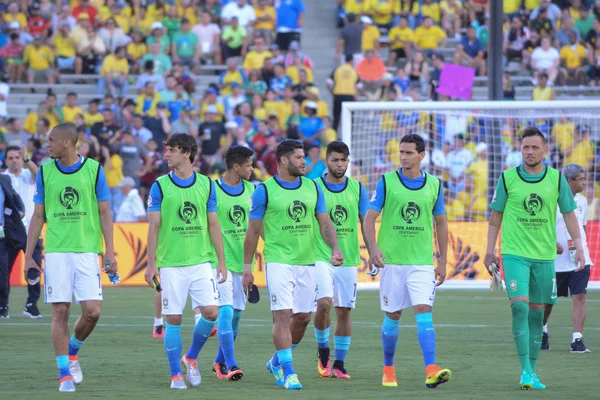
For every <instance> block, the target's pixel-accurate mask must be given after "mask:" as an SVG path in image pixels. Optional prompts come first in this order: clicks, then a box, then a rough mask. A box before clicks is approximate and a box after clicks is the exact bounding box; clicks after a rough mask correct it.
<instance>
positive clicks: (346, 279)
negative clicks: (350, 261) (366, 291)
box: [315, 261, 358, 308]
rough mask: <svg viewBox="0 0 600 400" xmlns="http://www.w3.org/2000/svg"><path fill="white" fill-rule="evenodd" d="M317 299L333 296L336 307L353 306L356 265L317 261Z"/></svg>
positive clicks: (354, 300)
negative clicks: (335, 265)
mask: <svg viewBox="0 0 600 400" xmlns="http://www.w3.org/2000/svg"><path fill="white" fill-rule="evenodd" d="M315 269H316V273H317V300H319V299H322V298H324V297H328V298H333V304H334V305H335V306H336V307H344V308H354V305H355V303H356V280H357V278H358V267H334V266H333V265H331V264H329V263H327V262H324V261H317V262H316V264H315Z"/></svg>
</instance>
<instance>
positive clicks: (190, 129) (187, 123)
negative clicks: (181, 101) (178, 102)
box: [171, 106, 198, 137]
mask: <svg viewBox="0 0 600 400" xmlns="http://www.w3.org/2000/svg"><path fill="white" fill-rule="evenodd" d="M190 114H191V108H190V107H189V106H185V107H183V108H182V109H181V110H180V111H179V118H178V119H177V120H175V121H174V122H173V123H172V124H171V129H172V130H173V132H177V133H185V134H187V135H191V136H194V137H198V124H197V122H196V121H194V119H193V118H192V116H191V115H190Z"/></svg>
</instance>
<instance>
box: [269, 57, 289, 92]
mask: <svg viewBox="0 0 600 400" xmlns="http://www.w3.org/2000/svg"><path fill="white" fill-rule="evenodd" d="M292 84H293V82H292V80H291V79H290V77H289V76H286V75H285V68H284V67H283V65H281V64H277V65H275V76H274V77H273V78H272V79H271V81H270V82H269V88H270V89H271V90H273V91H274V92H275V94H276V95H277V96H278V99H279V100H281V99H283V90H284V89H285V87H286V86H291V85H292Z"/></svg>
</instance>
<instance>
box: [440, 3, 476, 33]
mask: <svg viewBox="0 0 600 400" xmlns="http://www.w3.org/2000/svg"><path fill="white" fill-rule="evenodd" d="M469 6H470V7H471V6H479V4H477V2H471V3H470V4H469ZM472 8H475V7H472ZM440 11H441V12H442V23H441V25H442V27H443V28H444V30H445V31H446V32H448V33H449V34H451V35H453V36H455V37H457V38H459V37H460V28H461V18H462V16H463V14H466V11H464V10H463V7H462V4H461V2H460V1H459V0H442V1H440ZM474 11H475V10H474ZM475 13H476V11H475V12H474V13H473V16H472V17H471V20H472V21H476V20H477V18H476V16H475Z"/></svg>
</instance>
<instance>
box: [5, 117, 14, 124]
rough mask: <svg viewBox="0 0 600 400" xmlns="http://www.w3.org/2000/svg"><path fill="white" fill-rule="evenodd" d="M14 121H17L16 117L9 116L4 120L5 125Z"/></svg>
mask: <svg viewBox="0 0 600 400" xmlns="http://www.w3.org/2000/svg"><path fill="white" fill-rule="evenodd" d="M15 122H17V119H16V118H15V117H10V118H8V119H7V120H6V125H9V124H11V125H12V124H14V123H15Z"/></svg>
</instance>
